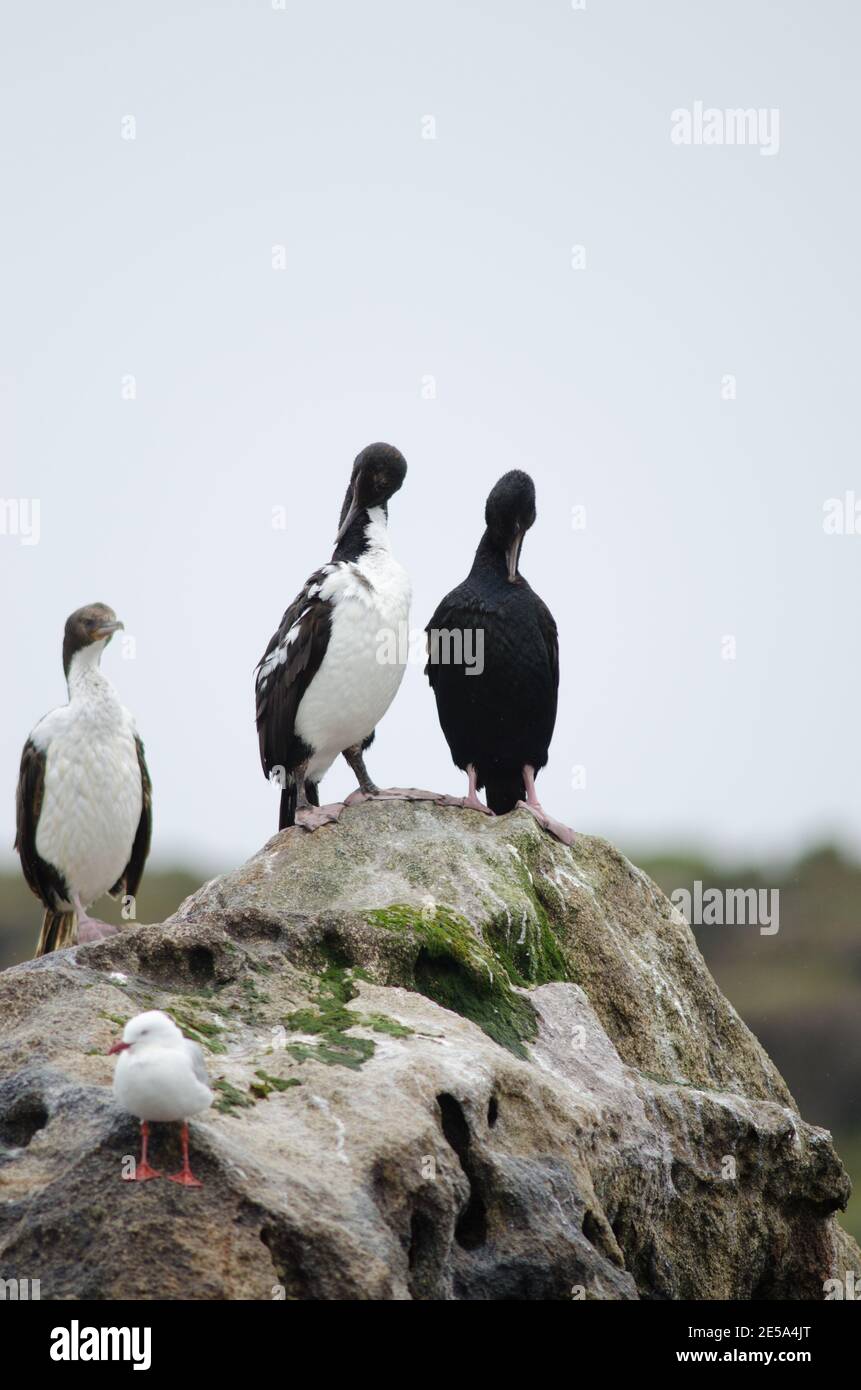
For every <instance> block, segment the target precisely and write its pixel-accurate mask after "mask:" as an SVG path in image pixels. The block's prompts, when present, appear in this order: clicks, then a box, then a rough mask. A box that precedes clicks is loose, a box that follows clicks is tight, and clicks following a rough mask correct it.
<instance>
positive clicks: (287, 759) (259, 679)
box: [255, 565, 333, 777]
mask: <svg viewBox="0 0 861 1390" xmlns="http://www.w3.org/2000/svg"><path fill="white" fill-rule="evenodd" d="M332 570H333V566H332V565H325V566H324V567H323V568H322V569H320V570H316V571H315V573H314V574H312V575H311V578H310V579H309V580H308V582H307V583H306V585H305V587H304V589H303V590H302V592H301V593H300V594H298V595H297V597H296V598H295V599H294V600H293V602H292V603H291V605H290V607H289V608H288V609H287V611H286V612H285V614H284V616H283V618H282V619H281V622H280V624H279V625H278V629H277V631H276V632H275V633H273V635H272V637H271V639H270V642H269V645H268V647H267V648H266V650H265V652H264V653H263V655H262V657H261V658H260V661H259V663H258V666H257V675H256V678H255V692H256V697H257V735H258V739H259V742H260V761H261V763H262V765H263V771H264V773H265V774H266V776H267V777H268V776H269V775H270V773H271V772H272V770H273V768H276V767H283V768H284V769H285V770H286V771H287V772H290V771H292V770H293V768H295V767H297V766H298V765H299V764H300V763H301V762H303V761H304V760H305V758H306V757H307V756H308V749H307V748H306V746H305V745H304V744H303V742H302V740H301V739H300V738H299V736H298V735H297V734H296V731H295V724H296V711H297V710H298V708H299V705H300V703H301V700H302V696H303V695H304V694H305V691H306V690H307V689H308V686H309V685H310V684H311V681H312V680H313V679H314V676H315V675H316V674H317V671H318V670H319V669H320V663H321V661H322V660H323V656H324V655H325V651H326V647H327V646H328V644H329V633H330V631H331V626H332V605H331V604H330V603H329V601H328V600H327V599H323V598H321V597H320V590H321V588H322V586H323V584H324V583H325V582H326V579H327V578H328V576H329V575H330V574H331V573H332Z"/></svg>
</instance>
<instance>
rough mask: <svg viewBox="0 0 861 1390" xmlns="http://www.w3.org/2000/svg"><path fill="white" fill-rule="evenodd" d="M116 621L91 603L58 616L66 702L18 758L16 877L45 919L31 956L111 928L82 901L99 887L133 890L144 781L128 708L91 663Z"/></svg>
mask: <svg viewBox="0 0 861 1390" xmlns="http://www.w3.org/2000/svg"><path fill="white" fill-rule="evenodd" d="M122 626H123V624H122V623H121V622H118V621H117V615H116V613H114V611H113V609H112V608H108V607H107V605H106V604H104V603H93V604H90V605H89V606H88V607H86V608H79V609H77V611H76V612H74V613H73V614H72V615H71V617H70V618H69V619H68V621H67V622H66V629H65V633H64V636H63V670H64V671H65V673H66V681H67V684H68V690H69V703H68V704H67V705H61V706H60V707H59V708H58V709H55V710H52V711H51V713H50V714H46V715H45V717H44V719H41V720H40V721H39V723H38V724H37V725H36V727H35V729H34V730H33V732H32V733H31V734H30V737H29V738H28V739H27V742H26V743H25V745H24V752H23V754H22V757H21V771H20V773H19V776H18V794H17V805H16V812H17V816H16V819H17V832H18V833H17V835H16V838H15V848H16V849H17V851H18V853H19V854H20V856H21V867H22V869H23V871H24V877H25V878H26V880H27V882H28V883H29V885H30V887H31V888H32V890H33V892H34V893H35V894H36V896H37V897H38V898H40V899H41V901H42V903H43V905H44V908H45V916H44V920H43V923H42V931H41V935H40V936H39V944H38V946H37V948H36V955H37V956H43V955H46V954H47V953H48V952H49V951H56V950H59V949H60V948H61V947H63V946H71V945H74V943H75V942H76V941H79V942H86V941H96V940H98V939H99V938H100V937H102V936H105V935H109V934H110V933H111V932H113V931H115V930H116V928H114V927H109V926H107V924H106V923H103V922H97V921H94V920H93V919H92V918H91V917H89V916H88V915H87V908H88V907H89V906H90V904H91V903H94V902H95V901H96V900H97V899H98V898H101V897H102V896H103V895H104V894H105V893H110V894H111V895H112V896H114V897H119V896H121V895H126V894H129V895H131V896H132V897H134V895H135V894H136V893H137V891H138V887H139V885H140V881H141V877H142V875H143V870H144V864H145V862H146V857H147V854H148V853H149V846H150V836H151V833H152V787H151V784H150V778H149V772H148V771H147V765H146V760H145V758H144V749H143V744H142V743H141V741H140V739H139V737H138V735H137V732H136V730H135V724H134V720H133V718H132V716H131V714H129V711H128V710H127V709H125V707H124V706H123V705H122V704H121V703H120V699H119V696H118V695H117V692H116V691H115V690H114V688H113V686H112V685H111V683H110V681H108V680H107V679H106V677H105V676H103V675H102V673H101V670H100V669H99V663H100V661H101V657H102V652H103V651H104V649H105V647H106V646H107V644H108V642H110V640H111V637H112V636H113V634H114V633H115V632H117V631H118V630H119V629H120V628H121V627H122Z"/></svg>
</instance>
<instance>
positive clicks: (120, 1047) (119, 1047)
mask: <svg viewBox="0 0 861 1390" xmlns="http://www.w3.org/2000/svg"><path fill="white" fill-rule="evenodd" d="M128 1046H129V1044H128V1043H124V1042H123V1041H122V1039H120V1041H119V1042H115V1043H114V1045H113V1047H109V1048H108V1051H107V1056H108V1057H111V1056H113V1054H114V1053H115V1052H125V1050H126V1048H127V1047H128Z"/></svg>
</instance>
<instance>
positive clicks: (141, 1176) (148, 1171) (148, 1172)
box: [123, 1163, 164, 1182]
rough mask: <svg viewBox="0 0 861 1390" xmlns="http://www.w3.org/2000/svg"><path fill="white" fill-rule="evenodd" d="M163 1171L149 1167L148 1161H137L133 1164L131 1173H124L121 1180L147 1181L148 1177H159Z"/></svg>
mask: <svg viewBox="0 0 861 1390" xmlns="http://www.w3.org/2000/svg"><path fill="white" fill-rule="evenodd" d="M163 1176H164V1174H163V1173H159V1172H157V1170H156V1169H155V1168H150V1166H149V1164H148V1163H138V1164H136V1165H135V1171H134V1172H133V1173H124V1174H123V1182H147V1181H148V1180H149V1179H150V1178H161V1177H163Z"/></svg>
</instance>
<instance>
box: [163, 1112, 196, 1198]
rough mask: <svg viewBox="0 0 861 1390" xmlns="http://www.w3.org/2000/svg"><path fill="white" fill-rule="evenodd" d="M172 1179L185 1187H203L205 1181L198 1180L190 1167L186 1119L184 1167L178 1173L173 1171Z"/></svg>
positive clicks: (183, 1144) (183, 1143)
mask: <svg viewBox="0 0 861 1390" xmlns="http://www.w3.org/2000/svg"><path fill="white" fill-rule="evenodd" d="M170 1181H171V1182H178V1183H181V1184H182V1186H183V1187H203V1183H202V1182H198V1180H197V1178H196V1177H195V1176H194V1174H193V1173H192V1171H191V1168H190V1167H189V1162H188V1122H187V1121H186V1120H183V1123H182V1167H181V1169H180V1170H179V1172H178V1173H171V1175H170Z"/></svg>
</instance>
